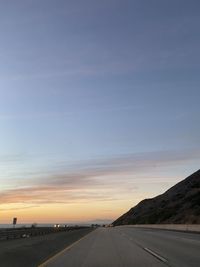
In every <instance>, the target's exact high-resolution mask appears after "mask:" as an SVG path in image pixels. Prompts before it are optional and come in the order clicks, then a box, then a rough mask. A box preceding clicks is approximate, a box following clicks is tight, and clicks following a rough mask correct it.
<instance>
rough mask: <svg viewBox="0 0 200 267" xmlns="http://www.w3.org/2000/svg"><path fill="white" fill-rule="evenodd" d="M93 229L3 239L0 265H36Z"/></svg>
mask: <svg viewBox="0 0 200 267" xmlns="http://www.w3.org/2000/svg"><path fill="white" fill-rule="evenodd" d="M91 231H92V229H91V228H83V229H77V230H73V231H66V232H58V233H52V234H48V235H42V236H34V237H30V238H22V239H14V240H4V241H1V242H0V267H36V266H38V265H39V264H41V263H42V262H44V261H45V260H46V259H48V258H49V257H51V256H53V255H55V254H56V253H58V252H59V251H61V250H63V249H64V248H65V247H66V246H69V245H71V244H72V243H74V242H75V241H77V240H79V239H80V238H82V237H83V236H85V235H86V234H88V233H89V232H91Z"/></svg>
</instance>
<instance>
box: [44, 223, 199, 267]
mask: <svg viewBox="0 0 200 267" xmlns="http://www.w3.org/2000/svg"><path fill="white" fill-rule="evenodd" d="M41 266H43V267H65V266H66V267H134V266H135V267H151V266H152V267H162V266H163V267H166V266H171V267H197V266H200V234H192V233H183V232H175V231H166V230H150V229H139V228H138V229H136V228H133V227H126V226H123V227H114V228H99V229H97V230H95V231H93V232H91V233H89V234H88V235H87V236H85V237H84V238H82V239H81V240H80V241H78V242H76V243H75V244H73V245H72V246H70V247H67V248H66V249H65V250H64V251H62V252H61V253H59V254H58V255H55V256H54V257H53V258H51V259H49V261H46V262H45V263H43V264H42V265H41ZM41 266H40V267H41Z"/></svg>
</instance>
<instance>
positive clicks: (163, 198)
mask: <svg viewBox="0 0 200 267" xmlns="http://www.w3.org/2000/svg"><path fill="white" fill-rule="evenodd" d="M164 223H166V224H171V223H174V224H198V223H200V170H198V171H197V172H195V173H193V174H192V175H190V176H189V177H187V178H186V179H184V180H183V181H181V182H179V183H177V184H176V185H174V186H173V187H171V188H170V189H169V190H167V191H166V192H165V193H163V194H162V195H159V196H157V197H154V198H151V199H144V200H142V201H141V202H139V204H137V205H136V206H135V207H133V208H131V209H130V210H129V211H128V212H127V213H125V214H123V215H122V216H120V217H119V218H118V219H117V220H116V221H114V222H113V225H115V226H116V225H126V224H164Z"/></svg>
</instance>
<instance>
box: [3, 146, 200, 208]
mask: <svg viewBox="0 0 200 267" xmlns="http://www.w3.org/2000/svg"><path fill="white" fill-rule="evenodd" d="M199 159H200V151H197V150H189V151H162V152H161V151H157V152H151V153H150V152H149V153H140V154H128V155H124V156H119V157H115V158H109V159H96V160H91V161H87V162H86V161H85V162H81V163H78V164H74V165H73V166H71V168H70V169H69V168H66V170H63V169H62V171H61V172H59V171H57V173H55V171H54V172H53V173H52V174H51V173H50V172H49V173H48V174H47V175H46V176H44V175H43V176H40V172H39V171H38V173H37V174H36V176H35V177H34V178H32V177H31V178H30V179H28V177H27V179H26V180H25V182H24V184H23V185H22V184H21V185H19V186H18V187H14V188H11V189H9V190H2V191H1V192H0V202H1V203H2V204H13V203H15V204H16V203H18V204H22V203H24V204H31V205H42V204H52V203H65V204H67V203H79V202H81V203H87V202H91V201H115V200H123V199H124V198H127V197H128V198H131V197H133V196H132V195H133V192H136V191H137V190H138V189H137V185H138V184H140V181H142V180H143V183H144V182H146V183H149V182H158V183H159V182H160V183H162V182H165V181H166V179H168V178H167V177H168V176H169V173H168V171H167V170H170V168H171V167H174V166H176V167H177V166H179V165H183V164H188V163H189V162H190V161H194V160H199ZM55 169H56V170H57V169H58V166H56V167H55ZM163 171H164V172H163ZM160 173H162V175H161V174H160ZM182 178H184V177H182Z"/></svg>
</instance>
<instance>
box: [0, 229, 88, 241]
mask: <svg viewBox="0 0 200 267" xmlns="http://www.w3.org/2000/svg"><path fill="white" fill-rule="evenodd" d="M82 228H85V227H82V226H80V227H77V226H76V227H36V228H16V229H0V240H9V239H17V238H28V237H32V236H38V235H46V234H51V233H58V232H66V231H72V230H77V229H82Z"/></svg>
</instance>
